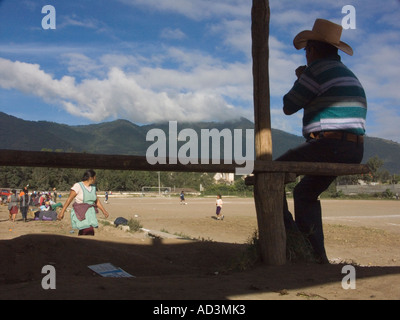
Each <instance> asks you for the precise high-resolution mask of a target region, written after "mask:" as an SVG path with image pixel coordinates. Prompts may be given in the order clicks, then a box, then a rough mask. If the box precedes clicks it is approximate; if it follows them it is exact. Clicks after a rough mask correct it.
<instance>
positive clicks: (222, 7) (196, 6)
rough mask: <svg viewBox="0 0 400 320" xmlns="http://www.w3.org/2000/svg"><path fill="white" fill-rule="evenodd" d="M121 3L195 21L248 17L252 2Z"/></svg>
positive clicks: (167, 0) (126, 0)
mask: <svg viewBox="0 0 400 320" xmlns="http://www.w3.org/2000/svg"><path fill="white" fill-rule="evenodd" d="M119 1H120V2H121V3H124V4H127V5H131V6H139V7H144V8H149V9H151V10H154V11H160V12H167V13H168V12H173V13H177V14H181V15H183V16H185V17H187V18H190V19H192V20H195V21H201V20H205V19H210V18H212V17H221V16H224V17H228V16H234V17H238V16H248V15H249V14H250V8H251V4H250V1H243V0H219V1H214V0H190V1H188V0H162V1H160V0H119Z"/></svg>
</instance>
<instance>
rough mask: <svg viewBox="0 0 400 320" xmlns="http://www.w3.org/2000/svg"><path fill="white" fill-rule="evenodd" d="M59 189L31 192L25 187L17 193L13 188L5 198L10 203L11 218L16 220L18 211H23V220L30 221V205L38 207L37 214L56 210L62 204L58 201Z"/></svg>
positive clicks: (13, 220)
mask: <svg viewBox="0 0 400 320" xmlns="http://www.w3.org/2000/svg"><path fill="white" fill-rule="evenodd" d="M57 200H58V198H57V191H56V189H55V188H54V189H53V192H36V191H34V192H32V193H31V194H30V193H29V190H28V187H24V188H23V189H22V190H21V192H19V193H18V194H17V190H15V189H13V190H11V195H9V196H8V197H7V199H6V200H5V201H6V203H7V204H8V211H9V220H10V221H12V222H15V219H16V217H17V214H18V212H21V215H22V221H24V222H27V221H28V211H29V208H30V207H34V208H37V209H38V210H37V211H36V212H35V216H36V215H39V212H46V211H51V210H56V208H57V207H61V206H62V204H61V203H60V202H57Z"/></svg>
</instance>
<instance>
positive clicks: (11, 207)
mask: <svg viewBox="0 0 400 320" xmlns="http://www.w3.org/2000/svg"><path fill="white" fill-rule="evenodd" d="M7 202H8V211H9V212H10V220H11V221H12V222H15V217H16V216H17V214H18V204H19V200H18V196H17V190H15V189H13V190H11V194H10V195H9V196H8V198H7Z"/></svg>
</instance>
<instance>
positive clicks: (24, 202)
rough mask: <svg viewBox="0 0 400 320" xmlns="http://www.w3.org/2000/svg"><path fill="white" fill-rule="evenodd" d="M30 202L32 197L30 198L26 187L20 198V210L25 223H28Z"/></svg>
mask: <svg viewBox="0 0 400 320" xmlns="http://www.w3.org/2000/svg"><path fill="white" fill-rule="evenodd" d="M30 201H31V197H30V196H29V192H28V187H24V189H23V190H22V192H21V193H20V196H19V209H20V211H21V214H22V220H23V221H24V222H27V218H28V210H29V203H30Z"/></svg>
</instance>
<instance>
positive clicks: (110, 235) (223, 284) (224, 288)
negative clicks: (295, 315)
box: [0, 196, 400, 300]
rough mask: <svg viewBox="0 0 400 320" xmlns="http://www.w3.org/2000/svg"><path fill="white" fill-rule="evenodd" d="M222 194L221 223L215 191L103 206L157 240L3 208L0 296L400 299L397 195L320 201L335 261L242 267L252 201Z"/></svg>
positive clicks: (0, 210) (112, 200)
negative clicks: (85, 232) (101, 269)
mask: <svg viewBox="0 0 400 320" xmlns="http://www.w3.org/2000/svg"><path fill="white" fill-rule="evenodd" d="M223 200H224V207H223V213H224V215H225V219H224V220H223V221H218V220H215V219H213V218H212V217H213V216H214V212H215V199H214V198H188V199H187V205H181V204H180V203H179V199H178V198H174V197H171V198H150V197H145V198H139V197H138V198H133V197H116V196H114V197H113V196H111V197H110V200H109V203H108V204H105V206H106V208H107V210H108V211H109V213H110V217H109V219H108V220H109V221H114V220H115V219H116V218H117V217H125V218H127V219H130V218H134V219H136V220H138V221H139V222H140V224H141V225H142V227H143V228H144V229H146V230H151V231H150V233H156V232H163V234H162V237H161V238H160V237H158V238H154V237H149V235H148V234H147V233H146V232H136V233H131V232H125V231H123V230H121V229H118V228H115V227H114V226H113V225H105V224H103V223H101V224H100V227H99V228H98V229H97V230H96V234H95V236H94V237H78V235H77V232H76V231H75V232H73V233H72V230H71V223H70V219H69V216H68V215H66V218H65V219H64V220H63V221H61V222H59V221H57V222H44V221H29V222H23V221H20V219H21V215H20V214H18V216H17V220H18V221H16V222H15V223H13V222H11V221H8V210H7V207H6V206H0V257H1V261H2V262H1V264H0V299H2V300H10V299H12V300H14V299H15V300H25V299H60V300H61V299H74V300H75V299H96V300H103V299H107V300H115V299H118V300H127V299H128V300H215V299H218V300H221V299H222V300H225V299H228V300H310V299H312V300H314V299H317V300H325V299H327V300H342V299H363V300H364V299H367V300H386V299H390V300H398V299H400V201H374V200H371V201H359V200H323V201H322V206H323V216H324V228H325V237H326V248H327V252H328V257H329V259H330V261H331V264H329V265H318V264H313V263H304V262H296V263H287V264H286V265H285V266H280V267H271V266H265V265H262V264H260V263H256V264H254V265H251V266H247V264H246V263H247V262H248V260H249V258H248V257H249V255H248V249H249V244H248V243H249V239H251V238H252V236H253V234H254V231H255V230H256V228H257V224H256V213H255V208H254V202H253V199H239V198H224V199H223ZM289 205H290V207H293V203H292V202H290V203H289ZM101 216H102V214H100V215H99V217H101ZM179 237H180V238H185V239H179ZM187 238H190V240H188V239H187ZM101 263H112V264H113V265H114V266H116V267H120V268H122V269H123V270H125V271H126V272H128V273H129V274H131V275H133V276H134V278H105V277H101V276H99V275H97V274H95V273H94V272H93V271H92V270H90V269H89V268H88V266H90V265H96V264H101ZM349 264H351V265H352V266H354V267H355V272H356V273H355V275H356V278H355V280H356V282H355V283H356V289H348V290H345V289H344V288H343V287H342V280H343V278H344V277H345V276H346V275H347V273H342V268H343V267H344V266H345V265H349ZM46 265H51V266H53V267H54V270H55V272H56V281H55V283H56V289H54V290H51V289H50V290H44V289H43V287H42V280H43V279H44V277H45V276H46V275H47V274H46V273H42V268H43V267H44V266H46Z"/></svg>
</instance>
